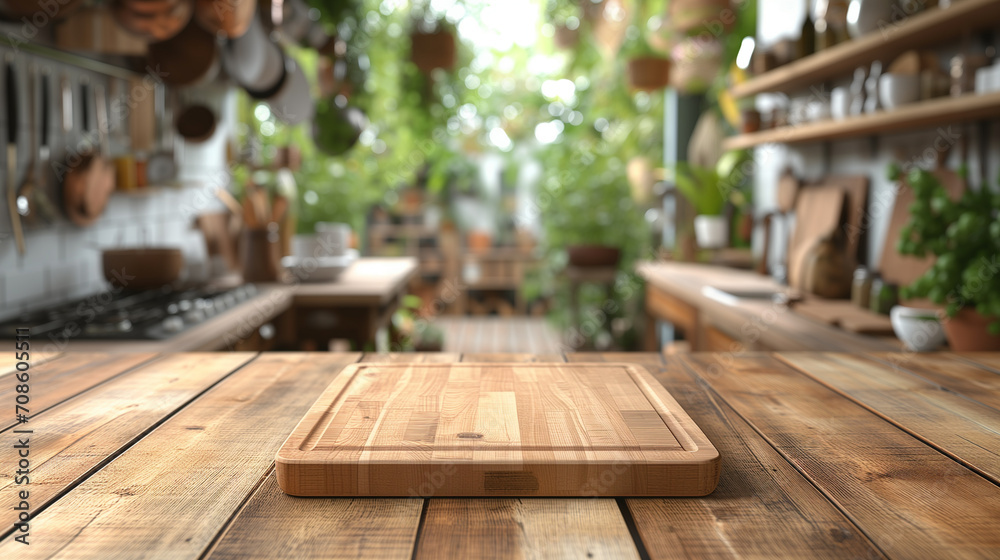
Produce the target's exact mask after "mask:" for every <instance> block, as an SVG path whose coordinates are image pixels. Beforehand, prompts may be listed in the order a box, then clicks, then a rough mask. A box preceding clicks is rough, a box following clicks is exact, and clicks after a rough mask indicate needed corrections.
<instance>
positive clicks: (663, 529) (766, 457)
mask: <svg viewBox="0 0 1000 560" xmlns="http://www.w3.org/2000/svg"><path fill="white" fill-rule="evenodd" d="M567 359H568V360H569V361H571V362H572V361H581V360H582V361H594V360H596V359H601V360H607V361H612V362H633V363H639V364H641V365H643V366H644V367H645V368H646V369H647V370H649V371H650V372H652V373H653V375H654V376H655V377H656V378H657V379H658V380H660V381H661V382H662V383H663V385H664V386H665V387H666V388H667V390H669V391H670V393H671V394H672V395H674V398H676V399H677V401H678V402H679V403H680V404H681V406H683V407H684V410H686V411H687V412H688V414H690V415H691V418H692V419H694V421H695V422H696V423H697V424H698V425H699V426H700V427H701V428H702V430H704V432H705V435H707V436H708V438H709V439H710V440H712V443H713V444H714V445H715V446H716V448H717V449H718V450H719V453H720V455H721V456H722V460H723V468H722V476H721V478H720V480H719V486H718V487H717V488H716V489H715V492H713V493H712V494H711V495H710V496H706V497H704V498H669V499H660V498H645V499H637V498H634V499H629V500H627V504H628V508H629V510H630V511H631V513H632V518H633V519H634V520H635V524H636V527H637V529H638V532H639V535H640V536H641V538H642V541H643V544H644V545H645V548H646V550H647V551H648V552H649V556H650V557H651V558H877V557H881V553H880V552H879V551H878V549H876V548H875V547H874V545H872V544H871V542H870V541H869V540H868V539H867V538H866V537H865V535H864V533H862V532H861V531H859V530H858V528H857V527H855V526H854V525H853V524H852V523H851V522H850V520H848V519H847V518H846V517H844V515H843V514H842V513H840V511H838V510H837V508H835V507H834V506H833V504H831V503H830V502H829V501H828V500H827V499H826V498H825V497H824V496H823V494H821V493H820V492H819V491H817V490H816V488H815V487H813V486H812V484H810V483H809V481H808V480H806V479H805V478H804V477H802V475H800V474H799V473H798V471H796V470H795V468H794V467H793V466H792V465H790V464H789V463H788V461H786V460H785V459H784V458H783V457H782V456H781V455H780V454H779V453H778V452H777V451H775V450H774V448H772V447H771V446H770V445H769V444H768V443H767V442H766V441H764V439H763V438H761V437H760V435H759V434H757V432H755V431H754V430H753V429H752V428H751V427H750V426H749V425H748V424H747V423H746V422H744V421H743V419H742V418H740V417H739V415H738V414H736V413H735V412H734V411H733V410H732V408H730V407H729V406H728V405H726V403H725V402H723V401H721V400H720V399H718V397H717V396H716V395H715V394H714V393H712V392H710V391H709V390H707V389H706V387H705V385H704V384H703V383H697V382H696V381H695V379H694V378H692V377H691V375H690V373H689V372H688V371H687V370H686V369H685V368H684V367H683V366H682V365H681V364H680V362H679V361H677V360H676V359H673V358H671V357H667V358H666V362H665V363H664V361H663V359H662V358H661V356H660V355H659V354H653V353H650V354H630V353H625V354H603V353H602V354H590V353H587V354H569V355H567Z"/></svg>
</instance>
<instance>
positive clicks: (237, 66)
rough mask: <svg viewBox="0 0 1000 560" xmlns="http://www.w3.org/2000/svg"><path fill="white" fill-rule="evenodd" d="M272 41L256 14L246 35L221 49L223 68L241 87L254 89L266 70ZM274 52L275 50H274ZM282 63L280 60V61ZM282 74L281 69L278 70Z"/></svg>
mask: <svg viewBox="0 0 1000 560" xmlns="http://www.w3.org/2000/svg"><path fill="white" fill-rule="evenodd" d="M269 48H272V47H271V40H270V38H269V37H268V36H267V32H266V31H264V25H263V24H262V23H261V22H260V17H258V15H257V14H256V12H255V13H254V15H253V17H251V18H250V25H249V27H248V28H247V31H246V33H244V34H243V35H241V36H240V37H237V38H235V39H230V40H228V41H226V42H225V44H224V45H223V46H222V48H221V49H220V53H219V54H220V56H221V58H222V66H223V68H225V70H226V74H228V75H229V76H230V77H231V78H232V79H233V80H234V81H235V82H236V83H237V84H239V85H240V87H244V88H245V87H252V86H253V85H254V84H256V83H257V79H258V77H260V74H261V72H263V70H264V63H265V61H266V59H267V51H268V49H269ZM272 50H273V48H272ZM279 62H280V60H279ZM278 73H279V74H280V68H278Z"/></svg>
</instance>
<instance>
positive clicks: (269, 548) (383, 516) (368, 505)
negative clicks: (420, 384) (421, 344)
mask: <svg viewBox="0 0 1000 560" xmlns="http://www.w3.org/2000/svg"><path fill="white" fill-rule="evenodd" d="M458 359H459V356H458V355H457V354H444V353H426V354H411V353H392V354H374V353H372V354H365V355H364V357H363V358H362V361H363V362H368V363H371V362H375V363H396V364H400V363H440V362H445V363H452V362H456V361H458ZM422 508H423V500H413V499H370V498H369V499H363V498H360V499H355V498H319V499H314V498H296V497H293V496H289V495H288V494H285V493H284V492H283V491H282V490H281V488H280V487H279V486H278V480H277V478H276V477H275V475H274V472H273V471H272V472H271V473H270V474H269V475H268V477H267V480H265V481H264V484H262V485H261V486H260V488H258V489H257V490H256V491H255V492H254V494H253V496H251V497H250V499H249V500H248V501H247V503H246V504H245V505H244V506H243V508H242V509H241V510H240V512H239V513H238V515H237V516H236V517H235V519H233V522H232V523H231V524H230V525H229V527H228V528H227V529H226V531H225V532H224V533H223V535H222V536H221V538H220V539H219V540H218V541H217V543H216V545H215V546H214V547H213V549H212V551H211V552H210V554H209V555H208V558H212V559H219V558H276V557H298V558H327V559H333V558H338V559H339V558H399V559H407V558H409V557H410V555H411V554H412V552H413V545H414V543H415V542H416V538H417V526H418V525H419V523H420V514H421V510H422Z"/></svg>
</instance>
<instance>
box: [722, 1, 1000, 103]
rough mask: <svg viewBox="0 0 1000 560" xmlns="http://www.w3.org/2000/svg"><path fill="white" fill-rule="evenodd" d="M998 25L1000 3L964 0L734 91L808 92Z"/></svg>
mask: <svg viewBox="0 0 1000 560" xmlns="http://www.w3.org/2000/svg"><path fill="white" fill-rule="evenodd" d="M997 24H1000V3H998V2H997V0H963V1H962V2H957V3H954V4H952V5H951V7H949V8H946V9H940V8H933V9H931V10H928V11H926V12H922V13H919V14H917V15H915V16H913V17H911V18H908V19H906V20H904V21H902V22H900V23H899V24H889V25H887V26H885V28H884V29H882V30H879V31H874V32H872V33H869V34H868V35H865V36H864V37H859V38H857V39H854V40H851V41H847V42H845V43H841V44H839V45H836V46H833V47H831V48H829V49H826V50H824V51H821V52H818V53H816V54H814V55H811V56H807V57H805V58H803V59H801V60H797V61H795V62H791V63H789V64H786V65H784V66H781V67H779V68H776V69H775V70H772V71H770V72H767V73H765V74H761V75H760V76H757V77H756V78H752V79H750V80H748V81H746V82H744V83H742V84H739V85H736V86H734V87H733V88H732V89H731V90H730V93H732V95H733V96H734V97H747V96H750V95H756V94H758V93H765V92H769V91H783V92H790V91H795V90H797V89H804V88H807V87H809V86H812V85H815V84H820V83H822V82H825V81H828V80H830V79H832V78H835V77H838V76H847V75H850V74H851V73H852V72H853V71H854V69H855V68H857V67H858V66H867V65H869V64H871V63H872V62H873V61H875V60H882V61H883V62H886V63H888V62H891V59H893V58H895V57H896V56H897V55H899V54H901V53H903V52H904V51H907V50H909V49H920V48H928V47H932V46H935V45H939V44H942V43H946V42H948V41H952V40H954V39H957V38H959V37H961V36H962V35H963V34H965V33H971V32H975V31H981V30H984V29H989V28H991V27H995V26H996V25H997Z"/></svg>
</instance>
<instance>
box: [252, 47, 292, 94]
mask: <svg viewBox="0 0 1000 560" xmlns="http://www.w3.org/2000/svg"><path fill="white" fill-rule="evenodd" d="M288 70H289V68H288V65H287V63H286V59H285V51H284V50H283V49H282V48H281V47H280V46H278V44H277V43H274V42H271V41H268V42H267V44H266V46H265V53H264V65H263V69H262V70H261V71H260V74H259V75H258V76H257V77H256V78H255V79H254V80H253V81H251V82H248V83H246V84H242V85H243V89H245V90H246V92H247V94H249V95H250V97H253V98H254V99H268V98H270V97H273V96H274V95H275V94H277V93H278V92H279V91H280V90H281V88H282V87H283V86H284V85H285V82H286V81H287V80H288Z"/></svg>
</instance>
